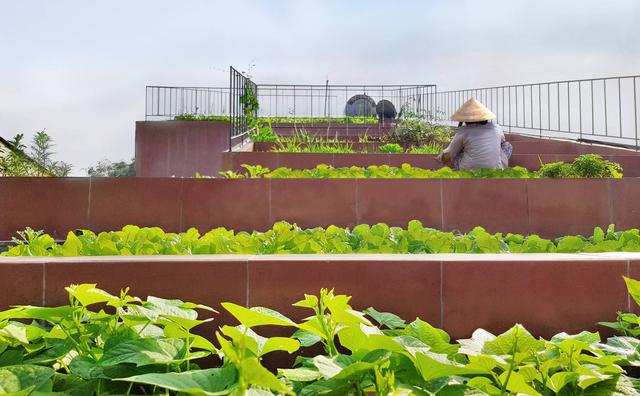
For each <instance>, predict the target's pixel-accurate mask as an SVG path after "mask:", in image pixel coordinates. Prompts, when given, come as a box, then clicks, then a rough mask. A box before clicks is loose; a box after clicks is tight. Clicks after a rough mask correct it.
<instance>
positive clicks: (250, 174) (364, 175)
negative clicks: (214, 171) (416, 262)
mask: <svg viewBox="0 0 640 396" xmlns="http://www.w3.org/2000/svg"><path fill="white" fill-rule="evenodd" d="M242 167H243V168H244V169H246V172H235V171H224V172H220V175H221V176H222V177H224V178H228V179H242V178H251V179H254V178H267V179H474V178H513V179H522V178H533V177H538V175H537V173H535V172H529V171H528V170H526V169H525V168H523V167H520V166H516V167H513V168H507V169H476V170H469V171H456V170H453V169H451V168H448V167H443V168H439V169H436V170H431V169H423V168H416V167H413V166H411V165H409V164H402V166H400V167H395V166H389V165H370V166H367V167H360V166H351V167H341V168H334V167H333V166H331V165H325V164H320V165H317V166H316V167H315V168H311V169H291V168H285V167H281V168H276V169H274V170H271V169H269V168H265V167H263V166H261V165H247V164H243V165H242ZM206 177H207V176H203V175H200V174H199V173H197V174H196V178H206Z"/></svg>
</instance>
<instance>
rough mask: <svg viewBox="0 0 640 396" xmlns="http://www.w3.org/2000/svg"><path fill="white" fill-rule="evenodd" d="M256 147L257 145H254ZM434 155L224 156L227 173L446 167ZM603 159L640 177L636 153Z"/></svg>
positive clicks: (524, 158) (536, 162) (560, 157)
mask: <svg viewBox="0 0 640 396" xmlns="http://www.w3.org/2000/svg"><path fill="white" fill-rule="evenodd" d="M254 144H255V143H254ZM579 155H580V154H513V155H512V156H511V159H510V160H509V165H510V166H522V167H524V168H527V169H528V170H531V171H535V170H538V169H540V166H541V164H548V163H552V162H558V161H563V162H572V161H573V160H574V159H576V158H577V157H578V156H579ZM435 157H436V156H435V155H434V154H406V153H402V154H383V153H368V154H362V153H352V154H324V153H280V152H259V151H242V152H227V153H222V163H223V166H222V167H223V168H224V169H225V170H231V171H234V172H239V171H242V170H243V168H242V164H248V165H262V166H264V167H267V168H269V169H276V168H279V167H286V168H292V169H310V168H314V167H316V166H317V165H318V164H326V165H331V166H334V167H344V166H362V167H367V166H371V165H389V166H400V165H402V164H409V165H411V166H413V167H416V168H424V169H438V168H441V167H442V164H441V163H440V162H438V161H436V160H435ZM603 158H604V159H606V160H608V161H612V162H616V163H619V164H620V165H621V166H622V168H623V170H624V171H623V173H624V177H640V156H638V155H636V154H626V155H603Z"/></svg>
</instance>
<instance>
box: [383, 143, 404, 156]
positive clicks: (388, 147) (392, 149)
mask: <svg viewBox="0 0 640 396" xmlns="http://www.w3.org/2000/svg"><path fill="white" fill-rule="evenodd" d="M378 150H380V152H382V153H387V154H400V153H403V152H404V149H403V148H402V146H400V145H399V144H397V143H387V144H384V145H382V146H380V147H379V148H378Z"/></svg>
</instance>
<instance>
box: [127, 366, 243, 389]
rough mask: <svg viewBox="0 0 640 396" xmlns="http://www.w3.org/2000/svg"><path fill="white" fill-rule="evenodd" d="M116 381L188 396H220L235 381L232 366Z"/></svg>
mask: <svg viewBox="0 0 640 396" xmlns="http://www.w3.org/2000/svg"><path fill="white" fill-rule="evenodd" d="M117 381H126V382H134V383H137V384H147V385H153V386H157V387H160V388H163V389H168V390H171V391H174V392H182V393H186V394H190V395H220V394H224V392H223V391H225V390H227V389H229V388H230V387H231V386H232V385H233V384H235V382H236V381H237V371H236V369H235V368H234V367H233V366H224V367H221V368H212V369H206V370H191V371H187V372H183V373H151V374H143V375H135V376H132V377H126V378H118V379H117Z"/></svg>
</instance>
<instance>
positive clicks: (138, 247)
mask: <svg viewBox="0 0 640 396" xmlns="http://www.w3.org/2000/svg"><path fill="white" fill-rule="evenodd" d="M14 243H15V246H12V247H10V248H9V250H8V251H7V252H4V253H3V255H4V256H105V255H157V254H162V255H173V254H181V255H185V254H187V255H190V254H289V253H291V254H346V253H397V254H405V253H408V254H420V253H577V252H612V251H626V252H636V251H640V234H639V232H638V230H637V229H631V230H627V231H614V229H613V227H610V229H609V230H607V232H606V233H605V232H604V231H603V230H602V229H600V228H598V227H596V228H595V229H594V232H593V235H592V236H589V237H583V236H565V237H562V238H557V239H555V240H548V239H544V238H540V237H539V236H537V235H529V236H523V235H518V234H501V233H497V234H490V233H488V232H487V231H485V230H484V229H483V228H481V227H476V228H475V229H473V230H472V231H470V232H469V233H467V234H457V233H451V232H443V231H439V230H435V229H432V228H428V227H424V226H423V225H422V223H420V222H419V221H416V220H413V221H410V222H409V223H408V225H407V228H406V229H402V228H400V227H389V226H387V225H385V224H375V225H372V226H369V225H366V224H361V225H358V226H356V227H354V228H353V229H350V228H340V227H335V226H330V227H328V228H327V229H323V228H320V227H317V228H311V229H302V228H300V227H298V226H297V225H295V224H289V223H287V222H278V223H275V224H274V225H273V228H272V229H270V230H267V231H265V232H257V231H254V232H251V233H249V232H244V231H242V232H234V231H233V230H227V229H225V228H222V227H221V228H216V229H213V230H211V231H209V232H207V233H205V234H200V232H199V231H198V230H196V229H194V228H191V229H189V230H187V231H186V232H182V233H169V232H164V231H163V230H162V229H160V228H158V227H136V226H132V225H128V226H125V227H123V228H122V230H120V231H111V232H101V233H98V234H96V233H94V232H92V231H88V230H83V231H81V232H80V233H79V235H76V234H75V233H73V232H70V233H69V234H68V235H67V238H66V240H65V241H64V242H63V243H56V242H55V240H54V239H53V238H52V237H51V236H49V235H47V234H44V233H42V232H39V231H33V230H30V229H27V230H25V231H24V232H21V233H20V238H17V239H15V240H14Z"/></svg>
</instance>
